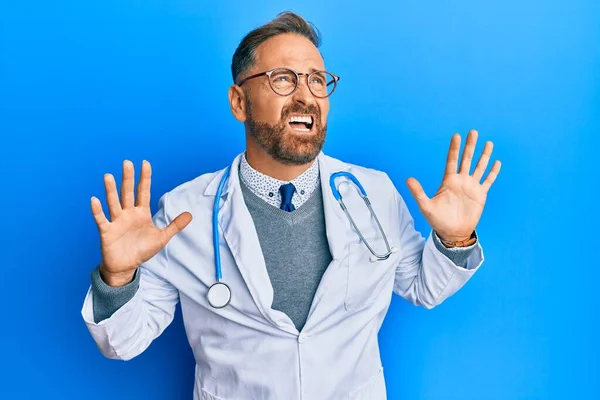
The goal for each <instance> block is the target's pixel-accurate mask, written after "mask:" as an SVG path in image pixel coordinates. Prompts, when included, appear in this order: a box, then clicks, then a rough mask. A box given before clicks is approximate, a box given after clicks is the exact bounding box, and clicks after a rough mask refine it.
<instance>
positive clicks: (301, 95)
mask: <svg viewBox="0 0 600 400" xmlns="http://www.w3.org/2000/svg"><path fill="white" fill-rule="evenodd" d="M292 99H293V100H294V101H295V102H297V103H301V104H304V105H307V104H311V103H314V102H315V98H314V96H313V94H312V93H311V92H310V90H309V89H308V79H307V76H306V75H300V80H299V81H298V87H297V88H296V90H295V91H294V93H292Z"/></svg>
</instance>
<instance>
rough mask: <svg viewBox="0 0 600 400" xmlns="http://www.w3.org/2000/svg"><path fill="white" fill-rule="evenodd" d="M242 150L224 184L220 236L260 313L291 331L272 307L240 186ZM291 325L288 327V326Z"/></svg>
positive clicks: (283, 318)
mask: <svg viewBox="0 0 600 400" xmlns="http://www.w3.org/2000/svg"><path fill="white" fill-rule="evenodd" d="M241 157H243V153H242V154H240V155H238V156H237V157H236V158H235V160H234V161H233V163H232V165H231V173H230V175H229V180H228V183H227V187H226V190H224V193H226V199H225V200H224V201H223V205H222V207H221V210H220V211H219V224H220V226H221V228H222V230H223V236H224V238H225V241H226V243H227V245H228V246H229V249H230V251H231V253H232V255H233V258H234V259H235V262H236V264H237V267H238V269H239V271H240V274H241V275H242V278H243V279H244V281H245V283H246V286H247V287H248V290H249V291H250V295H251V296H252V298H253V299H254V302H255V304H256V306H257V307H258V309H259V311H260V313H261V314H262V315H263V316H264V317H265V318H266V319H267V320H269V321H270V322H271V323H272V324H274V325H275V326H278V327H280V328H282V329H285V330H292V331H293V330H294V329H295V328H294V327H293V324H290V321H289V318H287V317H286V315H285V314H283V313H282V312H280V311H277V310H273V309H272V308H271V305H272V304H273V286H272V284H271V280H270V279H269V275H268V272H267V268H266V265H265V259H264V257H263V254H262V250H261V247H260V242H259V240H258V235H257V233H256V228H255V226H254V221H253V219H252V215H251V214H250V211H248V208H247V206H246V202H245V200H244V196H243V193H242V190H241V187H240V179H239V175H238V173H239V165H240V160H241ZM290 326H291V328H290Z"/></svg>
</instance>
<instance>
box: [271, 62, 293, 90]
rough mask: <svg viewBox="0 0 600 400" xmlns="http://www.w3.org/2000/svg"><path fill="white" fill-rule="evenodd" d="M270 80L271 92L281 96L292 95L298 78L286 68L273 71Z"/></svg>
mask: <svg viewBox="0 0 600 400" xmlns="http://www.w3.org/2000/svg"><path fill="white" fill-rule="evenodd" d="M270 79H271V87H272V88H273V90H274V91H275V92H276V93H278V94H280V95H282V96H287V95H288V94H290V93H292V92H293V91H294V89H295V88H296V85H297V84H298V76H297V75H296V74H295V73H294V72H293V71H290V70H289V69H286V68H279V69H276V70H275V71H273V73H272V74H271V78H270Z"/></svg>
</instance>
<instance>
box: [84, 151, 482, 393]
mask: <svg viewBox="0 0 600 400" xmlns="http://www.w3.org/2000/svg"><path fill="white" fill-rule="evenodd" d="M241 157H242V154H240V155H238V156H237V157H236V158H235V159H234V161H233V163H232V164H231V168H232V173H231V175H230V178H229V180H228V183H227V185H226V186H225V188H224V191H223V195H222V198H221V202H220V204H221V205H220V213H219V236H220V249H221V258H222V269H223V281H224V282H225V283H227V284H228V285H229V286H230V287H231V290H232V299H231V303H230V304H229V305H228V306H227V307H225V308H223V309H214V308H212V307H211V306H210V305H209V304H208V302H207V300H206V293H207V289H208V287H210V285H212V284H213V283H214V282H215V260H214V255H213V239H212V208H213V202H214V201H215V195H216V191H217V186H218V184H219V181H220V178H221V176H222V174H223V172H224V170H221V171H218V172H215V173H209V174H205V175H202V176H199V177H197V178H195V179H193V180H191V181H189V182H186V183H184V184H182V185H180V186H178V187H177V188H175V189H174V190H172V191H170V192H168V193H166V194H165V195H163V196H162V197H161V199H160V201H159V210H158V212H157V213H156V214H155V216H154V221H155V224H156V225H157V226H160V227H164V226H166V225H167V224H168V223H169V222H170V221H171V220H172V219H173V218H174V217H176V216H177V215H179V214H180V213H181V212H183V211H189V212H191V214H192V215H193V220H192V222H191V223H190V225H188V226H187V227H186V228H185V229H184V230H183V231H182V232H180V233H179V234H178V235H176V236H175V237H174V238H173V239H172V240H171V241H170V242H169V244H168V245H167V247H166V248H165V249H163V250H162V251H160V252H159V253H158V254H156V255H155V256H154V257H153V258H152V259H150V260H149V261H148V262H146V263H144V264H143V265H142V266H141V267H140V273H141V281H140V286H139V289H138V291H137V293H136V295H135V296H134V297H133V298H132V299H131V300H130V301H129V302H127V303H126V304H125V305H124V306H123V307H121V308H120V309H119V310H118V311H116V312H115V313H114V314H113V315H112V316H111V317H110V318H108V319H106V320H104V321H101V322H100V323H94V318H93V307H92V302H93V294H92V291H91V287H90V289H89V290H88V292H87V295H86V297H85V301H84V304H83V308H82V316H83V318H84V320H85V323H86V324H87V327H88V328H89V331H90V332H91V334H92V336H93V338H94V340H95V341H96V343H97V345H98V347H99V349H100V351H101V352H102V354H103V355H104V356H106V357H109V358H114V359H121V360H129V359H131V358H133V357H135V356H137V355H138V354H140V353H141V352H143V351H144V350H145V349H146V348H147V347H148V346H149V345H150V343H151V342H152V340H154V339H155V338H156V337H157V336H159V335H160V334H161V333H162V332H163V330H164V329H165V328H166V327H167V326H168V325H169V323H170V322H171V321H172V320H173V315H174V311H175V306H176V304H177V302H178V301H180V302H181V309H182V313H183V322H184V325H185V330H186V334H187V337H188V340H189V342H190V345H191V347H192V349H193V353H194V357H195V360H196V370H195V385H194V399H196V400H198V399H204V400H219V399H221V400H234V399H235V400H240V399H267V400H321V399H322V400H335V399H365V400H367V399H368V400H383V399H385V398H386V390H385V383H384V375H383V368H382V364H381V359H380V354H379V345H378V340H377V332H378V331H379V328H380V326H381V324H382V321H383V318H384V316H385V314H386V312H387V310H388V307H389V305H390V300H391V296H392V293H396V294H398V295H400V296H402V297H403V298H405V299H406V300H408V301H410V302H411V303H413V304H415V305H423V306H425V307H427V308H431V307H434V306H436V305H438V304H440V303H441V302H442V301H444V299H446V298H448V297H449V296H451V295H452V294H453V293H455V292H456V291H457V290H458V289H459V288H460V287H461V286H463V285H464V284H465V283H466V282H467V280H468V279H469V278H470V277H471V276H472V275H473V273H475V271H476V270H477V269H478V268H479V266H480V265H481V263H482V262H483V252H482V249H481V247H480V246H479V244H477V246H476V249H475V250H474V251H473V252H472V253H471V255H470V257H469V259H468V260H467V268H461V267H458V266H456V265H454V264H453V263H452V262H451V261H450V260H449V259H448V258H447V257H446V256H444V255H443V254H442V253H440V252H439V251H438V250H437V249H436V247H435V245H434V243H433V241H432V240H433V238H432V237H431V235H430V236H429V238H428V239H427V240H425V239H424V238H423V237H422V236H421V235H420V234H419V233H418V232H417V231H415V229H414V226H413V219H412V217H411V215H410V214H409V211H408V209H407V207H406V205H405V203H404V201H403V199H402V197H401V196H400V195H399V194H398V192H397V191H396V189H395V187H394V185H393V184H392V182H391V181H390V179H389V178H388V176H387V175H386V174H385V173H383V172H379V171H376V170H373V169H368V168H363V167H358V166H355V165H351V164H347V163H344V162H341V161H339V160H336V159H334V158H331V157H328V156H326V155H324V154H323V153H321V154H320V155H319V156H318V158H317V159H318V162H319V166H320V178H321V185H322V189H323V203H324V209H325V222H326V227H327V240H328V242H329V248H330V251H331V254H332V256H333V260H332V261H331V264H330V265H329V266H328V268H327V270H326V271H325V274H324V275H323V278H322V280H321V282H320V285H319V287H318V289H317V292H316V294H315V297H314V299H313V302H312V305H311V308H310V312H309V315H308V319H307V321H306V324H305V326H304V327H303V329H302V332H298V331H297V329H296V328H295V327H294V324H293V323H292V321H291V319H290V318H289V317H288V316H287V315H286V314H285V313H283V312H281V311H278V310H274V309H272V308H271V304H272V302H273V288H272V286H271V283H270V280H269V276H268V273H267V269H266V267H265V262H264V259H263V255H262V252H261V248H260V244H259V240H258V237H257V234H256V230H255V228H254V224H253V221H252V217H251V215H250V213H249V211H248V209H247V208H246V204H245V202H244V198H243V195H242V191H241V188H240V181H239V177H238V173H237V171H238V167H239V163H240V159H241ZM336 171H350V172H351V173H353V174H354V175H355V176H356V177H357V178H358V179H359V181H360V182H361V183H362V185H363V187H364V188H365V190H366V191H367V194H368V195H369V198H370V200H371V202H372V205H373V208H374V210H375V212H376V213H377V216H378V217H379V220H380V222H381V224H382V225H383V229H384V230H385V232H386V234H387V236H388V238H389V240H390V245H394V246H396V247H398V248H399V252H397V253H394V254H392V256H391V257H390V258H389V259H388V260H386V261H378V262H376V263H372V262H370V261H369V256H370V255H371V254H370V253H369V251H368V250H367V248H366V247H365V246H364V244H362V243H360V241H359V238H358V235H357V234H356V233H355V232H354V231H353V229H352V227H351V225H350V223H349V221H348V219H347V218H346V216H345V215H344V213H343V211H342V210H341V208H340V206H339V204H338V203H337V202H336V201H335V199H334V197H333V195H332V192H331V189H330V187H329V176H330V175H331V174H332V173H333V172H336ZM337 182H338V185H339V188H340V193H341V194H342V196H343V199H344V201H345V203H346V205H347V206H348V208H349V210H350V212H351V214H352V216H353V218H354V219H355V221H356V223H357V225H358V226H359V228H360V229H361V231H362V233H363V235H364V236H365V238H366V239H367V241H369V243H371V244H372V245H373V246H374V248H375V249H376V251H379V252H382V251H383V250H384V249H385V244H384V242H383V240H382V237H381V234H380V233H379V230H378V229H377V226H376V225H375V223H374V222H373V220H372V219H371V218H370V214H369V212H368V209H367V208H366V206H365V205H364V203H363V201H362V199H361V198H360V197H359V196H358V194H357V193H358V192H357V191H356V189H355V187H354V186H352V185H351V184H348V183H347V182H345V178H342V179H338V181H337ZM132 384H135V383H132ZM145 384H148V383H145Z"/></svg>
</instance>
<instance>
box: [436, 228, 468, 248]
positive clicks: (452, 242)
mask: <svg viewBox="0 0 600 400" xmlns="http://www.w3.org/2000/svg"><path fill="white" fill-rule="evenodd" d="M435 233H436V235H437V236H438V238H439V239H440V242H441V243H442V244H443V245H444V247H447V248H451V247H467V246H471V245H472V244H473V243H475V242H476V241H477V236H476V234H475V231H473V232H472V233H471V235H469V236H450V235H440V234H439V233H438V232H437V231H436V232H435Z"/></svg>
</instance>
